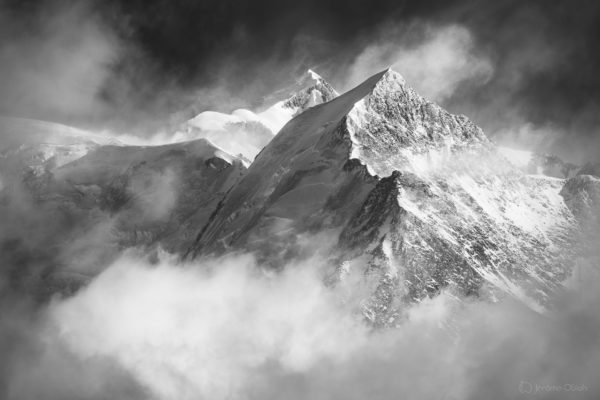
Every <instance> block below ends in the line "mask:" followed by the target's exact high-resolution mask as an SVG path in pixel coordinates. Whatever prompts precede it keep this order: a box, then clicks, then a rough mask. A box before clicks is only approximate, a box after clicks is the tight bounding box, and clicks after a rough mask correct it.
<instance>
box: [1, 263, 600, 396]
mask: <svg viewBox="0 0 600 400" xmlns="http://www.w3.org/2000/svg"><path fill="white" fill-rule="evenodd" d="M324 270H327V265H326V263H325V262H324V261H322V260H320V259H317V258H313V259H310V260H307V261H303V262H299V263H295V264H292V265H289V266H288V267H287V268H286V269H285V270H284V271H283V272H281V273H269V272H265V271H264V270H262V269H261V268H259V266H257V265H256V262H255V260H254V259H253V258H252V257H251V256H248V255H240V256H226V257H223V258H220V259H216V260H204V261H202V262H201V263H200V264H199V265H198V264H189V265H183V266H182V265H176V264H175V263H173V262H172V260H169V259H168V258H164V257H163V258H162V259H161V260H160V261H159V262H158V263H156V264H150V263H148V262H146V261H144V260H143V259H140V258H139V257H135V256H133V255H125V256H123V257H122V258H120V259H119V260H118V261H117V262H115V263H114V264H113V265H111V266H110V267H109V268H108V269H107V270H105V271H104V272H103V273H102V274H101V275H100V276H98V277H97V278H96V279H95V280H94V281H93V282H92V283H91V284H90V285H89V286H88V287H87V288H85V289H83V290H81V291H80V292H79V293H78V294H76V295H75V296H73V297H70V298H67V299H56V300H55V301H53V302H52V303H51V304H50V305H49V306H48V307H47V308H45V309H43V310H41V311H39V310H38V311H37V312H36V313H30V312H23V309H22V310H20V311H19V312H8V313H6V312H5V313H3V314H2V315H3V316H2V322H1V325H2V332H4V333H3V337H2V345H3V346H2V347H3V348H4V349H8V348H10V349H11V350H10V352H9V353H10V354H9V356H8V357H3V361H2V364H3V367H2V369H0V371H2V374H3V376H4V378H3V379H2V380H0V382H3V383H4V393H2V397H3V398H7V399H29V398H45V399H70V398H73V399H74V398H77V399H100V398H106V397H107V396H108V397H109V398H128V399H142V398H143V399H198V398H212V399H270V398H273V399H276V398H277V399H281V398H285V399H305V398H315V399H335V398H340V399H341V398H343V399H365V398H372V399H390V398H406V399H481V398H490V399H492V398H514V399H519V398H523V399H529V398H544V399H566V398H572V399H591V398H597V397H598V396H600V386H598V385H597V371H598V370H600V343H599V341H600V339H599V337H598V335H597V332H598V331H599V330H600V312H599V311H598V310H600V291H599V290H598V283H599V282H600V281H599V279H598V278H599V276H598V274H597V271H596V270H595V269H586V270H585V271H583V272H582V271H579V272H578V274H579V275H576V276H575V277H574V278H573V282H572V288H571V289H569V290H567V291H565V292H564V293H562V294H561V295H560V296H559V297H560V298H558V299H557V305H556V307H555V308H554V309H553V310H552V311H551V312H549V313H548V314H546V315H540V314H537V313H535V312H533V311H531V310H529V309H528V308H526V307H525V306H523V305H521V304H519V303H516V302H513V301H510V300H505V301H503V302H500V303H496V304H490V303H483V302H478V301H468V300H462V299H458V298H456V297H455V296H453V295H452V293H450V292H445V293H442V294H441V295H440V296H438V297H436V298H435V299H432V300H426V301H424V302H422V303H421V304H416V305H406V310H405V318H404V320H403V322H402V323H401V324H400V325H399V326H397V327H396V328H391V329H387V330H372V329H371V328H370V327H369V326H367V325H366V324H365V323H364V320H363V317H362V315H361V312H360V309H361V300H362V299H364V296H366V294H365V293H361V282H362V279H363V277H362V274H361V272H360V271H351V274H350V276H349V278H348V279H346V280H344V281H342V282H341V283H340V284H338V285H337V286H335V287H328V286H326V285H324V284H323V281H324V280H323V272H322V271H324ZM583 273H585V274H584V275H583V276H582V275H581V274H583ZM9 344H10V346H9ZM0 388H1V386H0Z"/></svg>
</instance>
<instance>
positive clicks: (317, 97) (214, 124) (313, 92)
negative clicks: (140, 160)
mask: <svg viewBox="0 0 600 400" xmlns="http://www.w3.org/2000/svg"><path fill="white" fill-rule="evenodd" d="M297 86H300V88H296V90H294V93H293V94H292V95H291V96H290V95H288V96H289V97H288V98H287V99H286V100H281V101H278V102H276V103H275V104H273V105H272V106H270V107H269V108H267V109H266V110H264V111H262V112H258V113H254V112H252V111H250V110H245V109H239V110H235V111H234V112H233V113H231V114H224V113H220V112H214V111H205V112H202V113H200V114H198V115H197V116H196V117H194V118H192V119H190V120H189V121H187V122H186V123H185V124H184V125H183V126H181V127H180V129H178V131H177V132H176V133H175V135H174V140H175V141H184V140H191V139H197V138H206V139H208V140H210V141H211V142H212V143H214V144H215V145H216V146H218V147H220V148H222V149H223V150H225V151H226V152H228V153H230V154H236V155H241V156H242V157H244V158H245V159H247V160H248V161H249V162H250V161H252V160H254V157H255V156H256V155H257V154H258V152H260V151H261V150H262V149H263V147H264V146H266V144H267V143H269V141H271V139H272V138H273V136H274V135H275V134H276V133H277V132H279V130H280V129H281V128H282V127H283V126H284V125H285V124H286V123H287V122H288V121H289V120H290V119H292V118H293V117H295V116H296V115H298V114H300V113H302V112H304V111H306V110H307V109H309V108H310V107H313V106H316V105H318V104H321V103H325V102H328V101H330V100H332V99H334V98H335V97H337V96H338V93H337V92H336V91H335V89H333V87H331V85H329V83H327V82H326V81H325V80H324V79H323V78H321V77H320V76H319V75H317V74H316V73H315V72H313V71H311V70H309V71H308V73H307V76H306V77H305V79H303V80H302V81H301V82H299V83H298V85H297Z"/></svg>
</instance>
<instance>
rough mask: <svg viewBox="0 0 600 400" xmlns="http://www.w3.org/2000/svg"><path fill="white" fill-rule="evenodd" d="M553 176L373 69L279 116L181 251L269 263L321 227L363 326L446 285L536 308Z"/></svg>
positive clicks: (550, 255) (548, 248) (388, 318)
mask: <svg viewBox="0 0 600 400" xmlns="http://www.w3.org/2000/svg"><path fill="white" fill-rule="evenodd" d="M563 185H564V180H562V179H558V178H551V177H544V176H529V175H526V174H524V173H523V172H522V171H520V170H519V169H518V168H515V167H514V166H513V165H512V164H511V163H510V162H509V161H508V160H507V159H506V158H505V157H504V156H502V155H501V154H500V152H499V151H498V149H497V148H496V147H495V146H494V145H493V144H492V143H491V142H490V141H489V140H488V139H487V138H486V136H485V135H484V133H483V132H482V130H481V129H480V128H478V127H477V126H475V125H474V124H473V123H472V122H471V121H470V120H469V119H468V118H466V117H465V116H462V115H451V114H449V113H448V112H446V111H445V110H443V109H441V108H440V107H439V106H437V105H436V104H434V103H431V102H429V101H427V100H426V99H424V98H423V97H421V96H419V95H418V94H417V93H416V92H415V91H414V90H413V89H411V88H410V87H409V86H408V85H407V84H406V82H405V81H404V79H403V78H402V77H401V76H400V75H399V74H398V73H396V72H394V71H391V70H386V71H383V72H381V73H379V74H376V75H374V76H372V77H371V78H369V79H367V80H366V81H365V82H363V83H362V84H361V85H359V86H358V87H356V88H355V89H353V90H351V91H349V92H347V93H345V94H343V95H341V96H339V97H337V98H335V99H333V100H332V101H329V102H327V103H324V104H320V105H317V106H315V107H312V108H310V109H308V110H306V111H305V112H303V113H301V114H299V115H298V116H296V117H295V118H293V119H292V120H291V121H290V122H288V123H287V124H286V125H285V126H284V127H283V128H282V129H281V131H280V132H279V133H278V134H277V136H276V137H275V138H274V139H273V140H272V141H271V142H270V143H269V144H268V145H267V146H266V147H265V148H264V149H263V151H262V152H260V154H258V156H257V157H256V159H255V161H254V162H253V163H252V165H251V166H250V167H249V169H248V171H247V173H246V174H245V175H244V176H243V177H242V178H241V179H240V181H239V182H238V183H236V184H235V185H234V186H233V187H232V189H231V190H230V191H229V192H228V193H227V195H226V196H225V198H224V199H223V200H222V201H221V202H220V203H219V206H218V208H217V209H216V211H215V212H214V214H213V215H212V217H211V218H210V221H209V222H208V224H206V225H205V226H203V227H200V226H198V228H199V234H198V239H197V241H196V243H195V244H194V246H192V247H191V248H190V250H189V252H188V257H191V258H193V257H197V256H199V255H205V254H219V253H222V252H225V251H229V250H244V251H252V252H254V253H255V254H257V255H258V257H259V258H260V259H261V260H262V261H263V262H266V263H270V264H271V265H273V266H275V267H276V266H278V265H280V264H282V263H283V262H284V261H285V260H286V259H288V258H291V257H295V256H297V255H298V254H299V252H301V251H302V246H301V243H302V240H303V237H305V236H306V235H311V234H317V233H319V232H327V233H328V234H327V236H328V237H331V238H334V240H333V242H334V244H333V246H332V247H331V250H330V253H331V254H332V259H334V260H335V261H336V263H337V265H338V266H339V268H338V269H337V271H336V273H335V274H336V276H337V278H336V279H343V278H344V275H345V274H346V273H347V271H348V270H349V269H354V270H358V271H360V272H361V273H362V274H364V275H365V277H366V279H367V282H369V283H368V284H367V286H369V287H371V295H370V298H369V299H367V300H366V301H365V303H364V304H365V305H364V313H365V315H366V316H367V318H368V319H370V320H371V321H372V322H373V323H374V324H376V325H388V324H393V323H394V321H396V320H397V319H398V318H400V317H401V310H402V306H401V304H402V303H403V302H404V301H407V300H408V301H420V300H422V299H424V298H426V297H428V296H433V295H435V294H436V293H438V292H439V290H440V289H441V288H445V287H452V288H454V290H456V291H458V292H460V293H463V294H466V295H472V296H483V297H488V298H492V299H493V298H496V297H498V296H505V295H509V296H512V297H515V298H517V299H519V300H520V301H523V302H524V303H526V304H528V305H529V306H530V307H532V308H534V309H536V310H541V309H543V308H544V306H545V305H546V302H547V300H548V298H549V294H550V292H552V291H553V290H556V289H557V288H559V287H560V285H561V282H563V281H564V280H565V279H566V278H567V277H568V275H569V273H570V263H569V255H570V254H571V252H572V245H571V240H570V237H571V233H572V232H573V231H574V230H576V229H577V227H576V221H575V219H574V217H573V214H572V212H571V211H570V210H569V209H568V208H567V206H566V205H565V202H564V201H563V199H562V198H561V196H560V194H559V193H560V191H561V188H562V187H563Z"/></svg>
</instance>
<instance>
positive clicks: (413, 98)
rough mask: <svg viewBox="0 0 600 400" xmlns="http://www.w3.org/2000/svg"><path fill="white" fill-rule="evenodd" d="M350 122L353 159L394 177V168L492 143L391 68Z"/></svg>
mask: <svg viewBox="0 0 600 400" xmlns="http://www.w3.org/2000/svg"><path fill="white" fill-rule="evenodd" d="M346 126H347V129H348V132H349V134H350V137H351V140H352V150H351V157H352V158H356V159H358V160H360V161H361V163H362V164H364V165H366V166H367V168H368V169H369V171H370V172H371V173H372V174H374V175H378V176H389V175H390V174H391V173H392V171H393V169H394V168H396V169H409V170H412V171H415V172H417V171H422V170H423V169H424V168H430V166H431V164H441V163H444V162H445V161H444V160H445V159H446V158H447V157H448V156H451V154H452V152H454V151H456V150H459V149H462V150H465V149H467V148H469V147H474V148H477V149H481V148H483V147H488V146H489V145H490V143H489V141H488V140H487V138H486V137H485V135H484V134H483V131H482V130H481V129H480V128H479V127H477V126H476V125H475V124H473V123H472V122H471V121H470V120H469V119H468V118H466V117H465V116H463V115H451V114H450V113H448V112H447V111H445V110H443V109H442V108H441V107H439V106H438V105H437V104H435V103H432V102H430V101H428V100H426V99H424V98H423V97H421V96H420V95H419V94H417V93H416V92H415V91H414V90H413V89H412V88H410V87H409V86H408V85H407V84H406V81H405V80H404V78H403V77H402V76H401V75H400V74H399V73H397V72H395V71H392V70H391V69H388V70H386V71H385V72H384V73H383V74H382V75H381V77H380V79H379V80H378V81H377V83H376V85H375V86H374V88H373V89H372V92H371V93H370V94H369V95H367V96H365V97H364V98H363V99H361V100H359V101H358V102H357V103H356V104H355V105H354V107H353V108H352V110H350V112H349V113H348V118H347V121H346Z"/></svg>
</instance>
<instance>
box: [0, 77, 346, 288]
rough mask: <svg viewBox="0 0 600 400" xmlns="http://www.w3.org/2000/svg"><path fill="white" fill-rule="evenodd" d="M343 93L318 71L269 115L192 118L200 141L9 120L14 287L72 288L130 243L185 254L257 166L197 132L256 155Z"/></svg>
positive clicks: (7, 187) (6, 163)
mask: <svg viewBox="0 0 600 400" xmlns="http://www.w3.org/2000/svg"><path fill="white" fill-rule="evenodd" d="M335 96H337V92H335V90H333V88H332V87H331V86H330V85H329V84H328V83H327V82H325V81H324V80H323V79H322V78H321V77H320V76H318V75H317V74H315V73H314V72H312V71H309V73H308V74H307V76H306V77H305V79H303V80H301V81H300V82H298V83H297V85H296V86H295V87H294V88H293V91H292V93H291V94H288V97H287V98H286V99H285V100H282V101H279V102H276V103H275V104H274V105H273V106H271V107H270V108H268V109H267V110H265V111H263V112H261V113H258V114H254V113H253V112H251V111H248V110H237V111H235V112H234V113H233V114H232V115H226V114H221V113H216V112H205V113H202V114H200V115H198V116H197V117H196V118H194V119H192V120H191V121H189V124H188V125H189V126H191V127H193V128H194V129H200V130H202V132H200V134H196V133H197V132H195V133H194V134H191V135H190V136H191V137H194V140H188V141H185V142H178V143H174V144H165V145H157V146H135V145H126V144H124V143H123V142H121V141H118V140H116V139H112V138H107V137H104V136H100V135H95V134H93V133H91V132H87V131H84V130H81V129H76V128H72V127H69V126H65V125H60V124H55V123H50V122H45V121H36V120H28V119H19V118H9V117H2V118H0V132H1V133H2V138H1V140H0V216H1V217H2V220H3V225H4V227H5V228H6V229H3V230H2V231H1V232H0V246H1V247H2V249H3V252H2V256H1V257H0V261H2V262H3V264H4V265H9V266H11V270H10V271H8V272H7V273H8V275H9V276H11V277H12V278H11V279H10V280H11V282H12V284H11V285H12V286H13V287H20V288H24V289H25V290H26V291H28V292H32V293H52V292H54V291H56V290H58V291H67V292H68V291H70V290H75V289H76V288H77V287H79V286H80V285H81V283H82V282H85V281H86V280H87V279H89V278H90V277H92V276H94V275H95V274H97V273H98V272H99V271H100V269H101V268H103V267H104V266H105V265H107V264H108V262H109V261H110V259H111V258H112V257H114V256H115V255H117V254H118V253H119V252H120V251H121V250H122V249H125V248H144V249H146V251H148V250H156V249H158V248H161V249H163V250H166V251H168V252H171V253H175V254H178V253H183V252H184V251H185V250H186V249H187V248H189V247H190V246H191V245H192V244H193V242H194V240H195V238H196V234H197V226H203V225H205V224H206V223H207V222H208V218H209V217H210V215H211V214H212V212H213V211H214V209H215V208H216V207H217V204H218V203H219V201H220V200H221V199H222V198H223V196H224V195H225V193H226V192H227V191H228V190H229V189H230V188H231V187H232V186H233V184H234V183H235V182H237V180H239V179H240V177H241V176H243V174H244V173H245V171H246V166H247V165H248V164H249V163H250V161H249V160H248V159H247V158H245V157H243V156H232V155H230V154H228V153H227V152H226V151H224V150H222V148H221V147H220V146H217V145H215V144H213V143H211V142H210V141H209V140H207V139H205V138H199V139H198V138H196V137H202V136H207V137H210V138H211V140H214V141H215V142H218V143H220V144H222V145H223V147H228V148H230V149H233V150H235V149H238V150H240V149H242V150H244V149H246V150H247V149H248V148H252V149H253V150H252V151H253V152H255V153H256V152H258V151H259V150H260V149H262V147H263V145H264V144H266V143H267V142H269V141H270V140H271V139H272V137H273V135H274V134H275V133H276V130H278V129H279V126H280V125H282V124H284V123H285V122H287V121H288V120H289V119H291V118H292V117H293V116H295V115H298V114H300V113H302V112H303V111H305V110H307V109H309V108H310V107H312V106H314V105H316V104H319V103H322V102H326V101H329V100H331V99H332V98H333V97H335ZM236 146H239V148H237V147H236ZM239 152H241V153H244V152H245V150H244V151H239ZM246 154H247V155H250V154H249V153H247V152H246ZM253 155H254V153H253V154H251V156H252V157H253ZM32 231H33V232H36V234H35V235H31V234H30V232H32ZM1 281H2V280H1V279H0V284H1V283H2V282H1Z"/></svg>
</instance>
